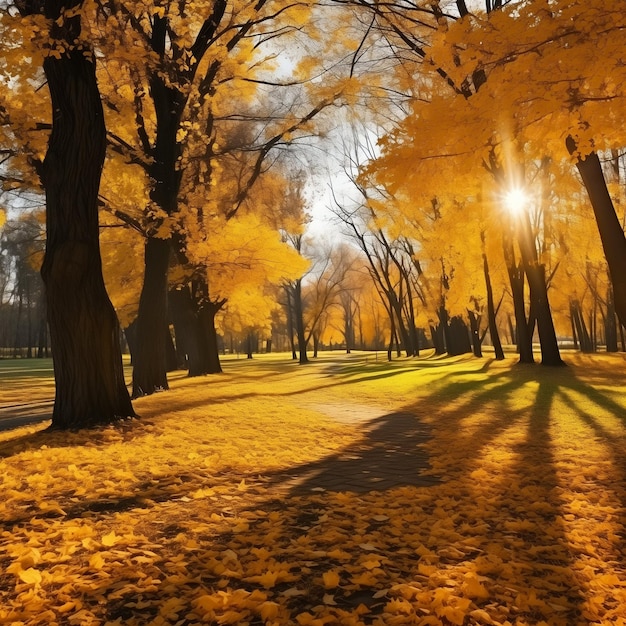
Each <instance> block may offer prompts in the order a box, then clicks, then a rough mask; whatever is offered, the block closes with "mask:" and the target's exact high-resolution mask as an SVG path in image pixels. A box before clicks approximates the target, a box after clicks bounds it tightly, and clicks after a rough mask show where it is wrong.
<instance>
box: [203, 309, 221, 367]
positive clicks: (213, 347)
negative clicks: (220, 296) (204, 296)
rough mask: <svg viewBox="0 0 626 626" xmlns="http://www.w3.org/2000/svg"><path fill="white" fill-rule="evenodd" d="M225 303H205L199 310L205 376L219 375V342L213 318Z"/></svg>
mask: <svg viewBox="0 0 626 626" xmlns="http://www.w3.org/2000/svg"><path fill="white" fill-rule="evenodd" d="M225 303H226V301H225V300H220V301H219V302H206V303H205V304H204V305H203V306H202V308H201V309H200V314H199V318H200V322H201V326H202V329H203V331H204V333H205V336H206V345H207V355H206V358H207V360H206V367H205V373H206V374H220V373H221V372H222V364H221V363H220V350H219V342H218V340H217V328H215V316H216V315H217V313H218V312H219V311H220V310H221V308H222V307H223V306H224V304H225Z"/></svg>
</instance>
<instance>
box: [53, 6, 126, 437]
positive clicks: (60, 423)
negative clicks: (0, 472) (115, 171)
mask: <svg viewBox="0 0 626 626" xmlns="http://www.w3.org/2000/svg"><path fill="white" fill-rule="evenodd" d="M81 4H82V3H81V2H70V3H69V4H68V3H65V8H66V9H70V8H72V7H80V5H81ZM60 5H61V3H60V2H51V1H50V2H46V3H45V7H46V17H48V18H51V19H54V20H58V18H59V15H60V9H61V6H60ZM80 19H81V18H80V14H79V15H76V16H74V17H67V18H64V19H63V20H62V22H61V23H60V24H59V23H58V22H55V24H54V25H53V26H52V33H51V35H52V37H53V38H56V39H57V40H60V41H63V42H65V48H66V49H65V52H63V53H62V55H61V56H60V58H57V57H55V56H52V55H49V56H47V57H46V58H45V60H44V71H45V74H46V79H47V81H48V87H49V89H50V95H51V98H52V110H53V123H52V133H51V135H50V142H49V146H48V152H47V154H46V158H45V160H44V164H43V183H44V187H45V191H46V225H47V237H46V251H45V256H44V261H43V265H42V268H41V275H42V277H43V280H44V283H45V286H46V304H47V311H48V322H49V328H50V339H51V344H52V354H53V361H54V376H55V381H56V396H55V401H54V409H53V413H52V426H51V427H52V428H54V429H75V428H83V427H89V426H96V425H101V424H106V423H110V422H113V421H115V420H118V419H121V418H127V417H132V416H134V415H135V412H134V411H133V407H132V404H131V401H130V397H129V395H128V390H127V388H126V383H125V381H124V370H123V367H122V355H121V350H120V344H119V325H118V321H117V316H116V315H115V311H114V309H113V306H112V305H111V302H110V300H109V297H108V295H107V293H106V289H105V286H104V280H103V278H102V262H101V258H100V248H99V232H98V189H99V185H100V175H101V173H102V165H103V162H104V154H105V148H106V135H105V127H104V115H103V111H102V103H101V101H100V94H99V91H98V86H97V83H96V74H95V66H94V63H93V60H92V59H91V58H90V55H88V54H86V53H85V50H84V49H82V48H78V49H73V46H74V45H75V43H76V42H77V41H78V38H79V36H80Z"/></svg>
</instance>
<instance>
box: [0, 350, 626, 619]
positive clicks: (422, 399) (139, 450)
mask: <svg viewBox="0 0 626 626" xmlns="http://www.w3.org/2000/svg"><path fill="white" fill-rule="evenodd" d="M564 356H565V360H566V361H567V362H568V364H569V367H567V368H556V369H554V368H543V367H541V366H539V365H537V366H534V367H533V366H522V365H517V364H516V358H515V355H510V356H509V357H507V359H506V360H505V361H504V362H496V361H494V360H493V359H491V358H485V359H475V358H472V357H469V356H462V357H456V358H454V359H447V358H439V357H438V358H434V357H433V356H432V355H431V354H429V353H425V354H424V355H423V356H422V357H421V358H419V359H406V358H402V359H397V360H394V361H393V362H392V363H387V362H386V361H385V360H384V357H385V355H384V353H379V355H378V357H377V356H376V355H375V354H366V353H355V354H353V355H343V354H341V353H339V352H335V353H322V354H321V355H320V357H319V358H318V359H317V360H315V361H313V362H312V363H311V364H309V365H306V366H299V365H297V363H294V362H293V361H292V360H291V359H290V358H289V355H285V354H274V355H259V356H255V358H254V359H252V360H248V359H245V358H242V357H240V358H237V356H236V355H233V356H227V357H225V358H224V359H223V366H224V373H223V374H220V375H218V376H209V377H201V378H191V379H190V378H186V377H185V376H184V373H182V372H179V373H176V375H174V376H173V377H172V383H171V387H172V389H171V391H169V392H166V393H160V394H155V395H153V396H149V397H146V398H141V399H139V400H137V401H136V402H135V406H136V409H137V411H138V413H139V414H140V416H141V419H139V420H136V421H131V422H125V423H124V424H123V425H121V426H120V427H117V428H113V427H111V428H105V429H101V430H98V431H94V432H86V433H54V434H49V433H42V432H40V430H41V427H28V428H23V429H20V430H16V431H13V432H5V433H1V434H0V455H1V457H2V460H1V461H0V472H2V475H3V495H4V500H3V502H2V504H0V511H1V519H2V535H1V539H0V568H1V569H2V571H4V574H3V575H2V574H0V624H2V623H6V624H19V623H22V624H29V625H30V624H52V623H59V624H61V623H63V624H83V623H89V624H111V625H113V624H119V625H121V624H124V625H127V624H128V625H133V626H143V625H144V624H154V625H158V624H185V625H187V624H189V625H191V624H202V623H210V624H241V625H243V624H249V625H250V626H255V625H257V624H281V625H282V624H295V625H306V624H312V625H320V624H359V625H360V624H375V625H376V626H387V625H390V624H434V625H439V624H441V625H443V626H446V625H449V624H456V625H458V626H461V625H463V626H468V625H470V624H519V625H522V624H541V623H545V624H555V625H557V624H558V625H560V624H562V625H563V626H571V625H573V624H620V623H624V619H625V618H626V609H624V607H626V572H625V568H624V562H625V561H626V554H625V551H624V550H625V546H624V542H625V536H626V535H625V529H624V521H625V519H626V509H625V502H626V485H625V472H626V466H625V464H624V459H625V458H626V362H625V359H624V355H606V354H599V355H594V356H589V355H580V354H576V353H573V352H572V353H565V355H564ZM33 365H34V366H37V365H38V364H37V362H36V361H35V362H33ZM0 366H2V367H0V372H2V374H1V375H2V376H3V377H4V378H3V387H2V389H3V391H4V390H5V389H6V390H7V393H9V394H14V395H13V396H12V397H14V398H18V399H19V398H23V399H28V398H30V397H32V396H31V395H29V394H28V393H27V392H25V387H24V380H25V379H28V378H29V377H30V380H31V385H32V386H33V388H32V390H31V392H32V393H34V394H42V397H43V396H44V395H45V393H47V392H49V391H50V390H51V387H50V384H51V383H50V380H49V379H46V376H45V375H44V373H42V372H38V373H36V372H35V371H33V372H31V373H30V374H29V373H28V372H25V371H24V368H23V367H22V364H19V367H18V368H17V370H15V371H14V372H13V373H12V374H10V373H9V369H10V368H9V366H6V363H2V362H0ZM5 366H6V369H4V368H5ZM26 370H28V368H26ZM20 394H22V395H20ZM48 397H50V396H48ZM339 409H341V415H339ZM350 411H352V413H353V414H354V415H355V416H356V417H357V418H358V419H356V420H355V423H350V422H349V420H344V419H343V418H344V417H345V415H346V412H347V413H350ZM394 412H402V413H403V414H411V415H416V416H418V417H419V418H420V419H421V420H422V422H423V423H424V424H425V425H427V426H428V428H429V429H430V431H431V438H430V440H428V442H427V443H426V449H427V451H428V453H429V458H430V466H431V469H430V470H429V473H430V474H432V475H436V476H438V477H439V478H440V482H439V483H437V484H435V485H434V486H430V487H413V486H406V485H403V484H402V481H401V480H400V481H399V484H398V486H397V487H395V488H393V489H389V490H386V491H380V492H368V493H351V492H343V493H335V492H332V491H327V492H319V491H311V492H310V493H308V494H307V493H306V492H302V491H295V490H294V489H293V487H292V484H291V483H290V482H289V477H290V476H291V475H293V474H296V473H297V472H298V471H299V470H298V468H299V467H310V465H309V464H311V463H313V462H319V466H320V467H324V468H325V471H327V472H329V473H331V474H332V473H333V472H340V471H345V468H346V467H350V465H349V464H348V465H346V464H345V463H344V464H343V465H342V464H341V463H339V462H337V459H338V458H339V457H340V456H344V455H347V457H348V458H351V457H352V456H355V455H357V456H363V457H365V458H368V454H369V455H374V454H378V453H377V452H376V450H378V449H379V448H380V445H381V444H382V445H383V446H385V445H386V442H385V440H384V435H383V428H382V427H383V425H384V424H385V423H386V421H385V416H386V415H391V414H394ZM376 415H379V416H381V417H380V418H379V419H376V418H375V416H376ZM359 419H364V420H370V421H369V422H368V426H367V427H368V428H370V429H371V432H372V434H368V432H367V431H366V430H365V429H364V428H363V427H362V426H359V424H358V423H357V422H358V421H359ZM376 433H378V434H376ZM381 438H383V439H382V440H381ZM407 441H408V440H407ZM387 445H388V444H387ZM413 453H415V454H417V453H418V450H417V449H414V450H413ZM372 458H373V457H372ZM372 471H376V469H375V467H372Z"/></svg>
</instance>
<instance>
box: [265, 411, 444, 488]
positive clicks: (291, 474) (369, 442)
mask: <svg viewBox="0 0 626 626" xmlns="http://www.w3.org/2000/svg"><path fill="white" fill-rule="evenodd" d="M430 438H431V434H430V427H429V426H428V425H427V424H425V423H424V422H423V421H421V420H420V419H419V418H418V417H417V416H416V415H414V414H413V413H409V412H406V411H397V412H393V413H389V414H387V415H384V416H382V417H379V418H375V419H373V420H371V421H368V422H367V426H365V427H363V439H361V440H359V441H358V442H357V443H355V444H353V445H351V446H348V447H347V448H345V449H343V450H341V451H340V452H339V453H337V454H333V455H330V456H327V457H324V458H323V459H320V460H318V461H314V462H312V463H305V464H302V465H298V466H295V467H292V468H290V469H289V470H288V471H287V472H285V473H280V474H276V475H273V476H272V477H271V480H270V484H277V483H278V484H283V485H287V486H288V487H289V489H290V492H291V493H293V494H306V493H311V492H314V491H326V490H328V491H351V492H354V493H367V492H370V491H385V490H387V489H392V488H395V487H405V486H428V485H433V484H436V483H438V482H439V478H438V477H436V476H433V475H432V474H429V473H427V472H428V470H430V469H431V466H430V463H429V458H428V457H429V455H428V452H427V451H426V449H425V447H424V445H425V444H426V443H427V442H428V441H429V439H430Z"/></svg>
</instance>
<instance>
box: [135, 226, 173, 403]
mask: <svg viewBox="0 0 626 626" xmlns="http://www.w3.org/2000/svg"><path fill="white" fill-rule="evenodd" d="M169 258H170V243H169V241H168V240H166V239H156V238H153V237H150V238H148V239H147V240H146V244H145V272H144V277H143V287H142V289H141V296H140V298H139V312H138V314H137V342H136V345H137V348H136V350H135V354H133V398H138V397H140V396H146V395H150V394H153V393H155V392H156V391H162V390H165V389H168V388H169V387H168V384H167V363H166V351H165V328H167V269H168V265H169Z"/></svg>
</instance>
